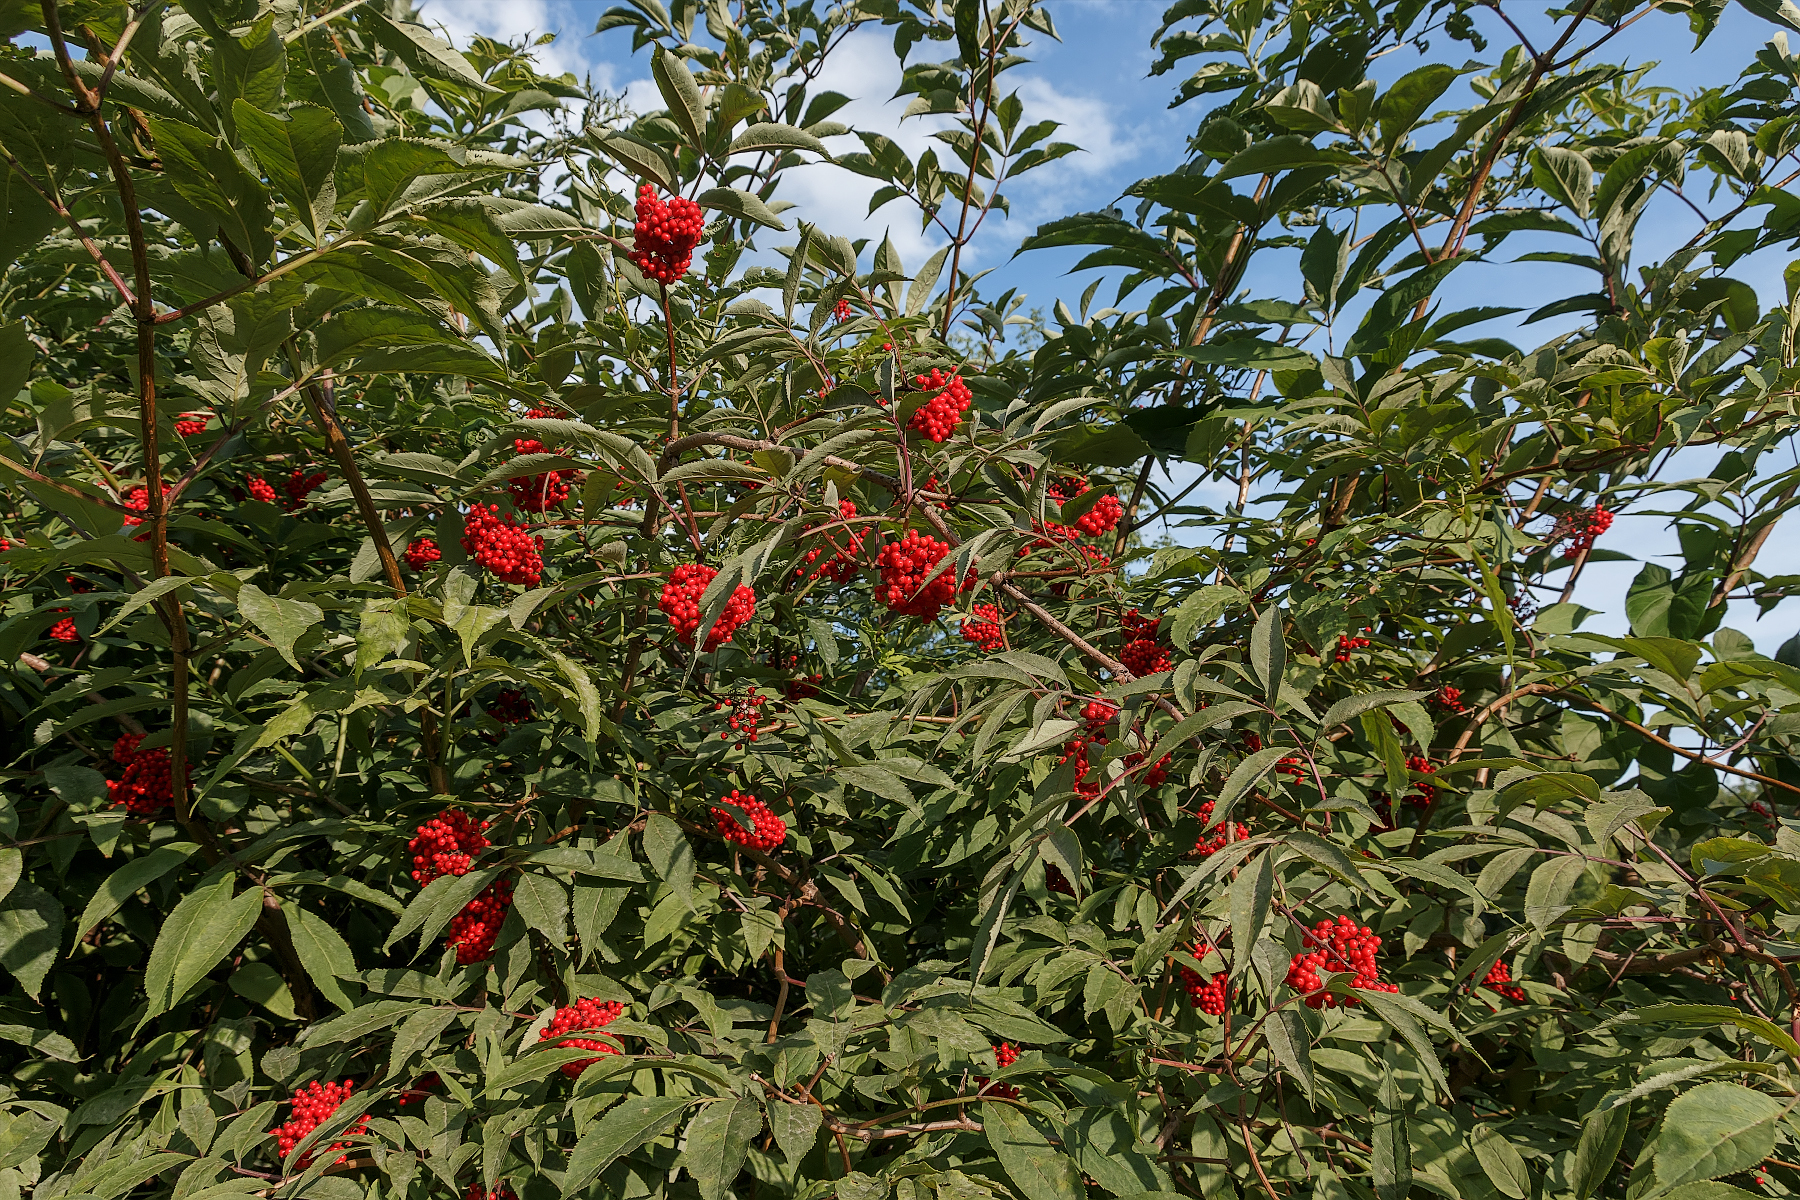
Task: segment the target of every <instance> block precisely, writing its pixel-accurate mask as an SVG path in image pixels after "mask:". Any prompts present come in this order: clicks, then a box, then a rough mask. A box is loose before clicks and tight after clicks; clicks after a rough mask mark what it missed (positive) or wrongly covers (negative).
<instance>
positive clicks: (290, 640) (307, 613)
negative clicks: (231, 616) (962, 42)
mask: <svg viewBox="0 0 1800 1200" xmlns="http://www.w3.org/2000/svg"><path fill="white" fill-rule="evenodd" d="M237 604H238V611H239V612H240V613H242V614H244V619H245V620H247V621H249V622H250V623H251V624H252V625H255V626H256V627H257V628H258V629H260V630H262V632H263V635H264V636H265V637H267V638H268V639H269V641H270V642H271V643H272V644H273V645H274V647H275V649H276V651H277V652H278V653H279V654H280V655H281V657H282V658H284V659H286V660H287V663H288V665H289V666H291V667H293V668H294V669H295V670H296V671H298V670H299V669H300V660H299V659H297V658H295V657H294V643H295V642H297V641H299V640H300V638H301V636H302V635H303V634H305V633H306V631H307V630H308V629H311V628H312V627H313V626H314V625H317V624H318V623H319V622H320V621H322V620H324V619H325V611H324V610H323V609H321V608H320V607H319V606H318V605H316V604H309V603H307V602H306V601H304V600H282V599H278V598H277V597H274V596H271V595H269V594H268V593H266V592H264V591H263V590H262V589H261V588H259V587H257V586H256V585H255V584H253V583H246V584H244V585H243V587H241V588H240V589H238V596H237Z"/></svg>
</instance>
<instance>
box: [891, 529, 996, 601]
mask: <svg viewBox="0 0 1800 1200" xmlns="http://www.w3.org/2000/svg"><path fill="white" fill-rule="evenodd" d="M949 553H950V547H949V545H948V544H946V543H944V542H940V541H938V540H937V539H936V538H934V537H932V536H931V535H929V534H927V535H925V536H924V537H920V536H919V531H918V530H916V529H909V530H907V531H906V536H905V537H903V538H901V539H900V540H899V541H898V542H889V543H888V544H887V545H885V546H883V547H882V548H881V553H879V554H877V555H876V556H875V565H876V566H877V567H879V568H880V569H881V582H880V584H878V585H877V586H876V588H875V598H876V599H877V600H879V601H881V603H883V604H885V605H887V607H888V608H889V609H891V610H892V611H894V612H897V613H899V614H900V615H901V616H905V617H918V618H919V619H920V620H922V621H930V620H933V619H934V618H936V616H937V615H938V613H940V612H942V611H943V610H944V606H945V605H947V604H949V603H950V602H951V601H952V600H954V599H955V598H956V568H955V567H951V568H950V569H949V570H947V571H942V572H939V573H938V574H937V576H936V577H935V578H933V579H932V580H931V581H930V582H929V583H927V582H926V576H928V575H930V574H931V572H932V571H933V570H934V569H935V568H936V567H937V565H938V564H939V563H941V562H942V561H943V560H944V556H945V555H947V554H949ZM974 586H975V572H973V571H970V572H969V574H968V578H966V579H965V580H964V581H963V586H962V590H963V591H965V592H966V591H968V590H969V589H971V588H973V587H974Z"/></svg>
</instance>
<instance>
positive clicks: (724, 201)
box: [694, 187, 787, 230]
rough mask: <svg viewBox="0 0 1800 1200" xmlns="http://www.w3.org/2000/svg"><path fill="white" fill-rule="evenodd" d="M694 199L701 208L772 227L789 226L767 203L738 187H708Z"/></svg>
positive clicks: (782, 227)
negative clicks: (715, 210)
mask: <svg viewBox="0 0 1800 1200" xmlns="http://www.w3.org/2000/svg"><path fill="white" fill-rule="evenodd" d="M694 199H695V201H696V202H697V203H698V204H699V205H700V207H701V208H711V209H717V210H718V211H719V212H722V213H726V214H728V215H730V216H733V217H737V218H739V219H741V220H745V221H754V222H756V223H757V224H758V225H766V226H768V227H769V228H770V229H775V230H785V229H786V228H787V224H786V222H784V221H783V220H782V219H781V218H780V217H778V216H776V215H775V213H774V211H773V210H772V209H770V208H769V206H768V205H767V204H764V203H763V202H762V201H761V200H759V199H757V198H756V197H755V196H752V195H751V194H750V193H749V192H745V191H740V190H738V189H737V188H728V187H716V188H708V189H707V190H706V191H704V192H701V193H700V194H699V195H698V196H696V197H694Z"/></svg>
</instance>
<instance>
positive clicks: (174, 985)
mask: <svg viewBox="0 0 1800 1200" xmlns="http://www.w3.org/2000/svg"><path fill="white" fill-rule="evenodd" d="M236 883H237V880H236V878H235V877H234V876H231V875H227V876H225V877H224V878H222V879H220V880H219V881H218V882H217V883H214V884H211V885H209V886H207V887H203V888H200V889H199V890H198V891H194V892H190V893H189V894H188V895H187V896H186V897H184V898H183V899H182V901H181V903H179V904H177V905H176V906H175V908H174V910H173V911H171V912H170V913H169V916H168V919H167V920H166V921H164V922H163V925H162V929H161V930H160V931H159V932H158V933H157V935H156V945H154V946H153V947H151V949H150V961H149V963H148V964H146V966H145V967H144V993H145V995H146V997H147V998H148V1001H149V1007H148V1008H147V1009H146V1010H145V1012H144V1017H143V1020H144V1021H149V1020H151V1019H152V1018H154V1017H157V1016H160V1015H161V1014H163V1013H165V1012H167V1011H168V1010H169V1009H171V1008H173V1007H174V1006H175V1005H176V1003H177V1002H179V1001H180V1000H181V998H182V997H183V996H185V995H186V994H187V990H188V989H189V988H191V987H193V986H194V985H195V984H196V983H199V982H200V980H202V979H203V978H205V977H206V975H207V973H208V972H209V971H211V970H212V969H213V968H214V967H216V966H218V965H219V963H220V962H221V961H222V960H223V959H224V958H225V956H226V955H228V954H230V953H231V951H232V950H233V949H234V948H235V947H236V946H237V944H238V943H239V942H241V941H243V939H244V935H245V934H246V933H249V932H250V927H251V926H252V925H254V924H256V917H257V914H258V913H260V912H261V911H262V889H260V888H250V889H247V890H246V891H244V892H242V893H239V894H236V895H233V894H232V889H233V888H234V887H235V886H236Z"/></svg>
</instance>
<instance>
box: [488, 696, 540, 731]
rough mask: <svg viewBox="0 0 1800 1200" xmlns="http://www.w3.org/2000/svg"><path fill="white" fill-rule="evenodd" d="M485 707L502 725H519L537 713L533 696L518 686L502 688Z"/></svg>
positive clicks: (489, 714)
mask: <svg viewBox="0 0 1800 1200" xmlns="http://www.w3.org/2000/svg"><path fill="white" fill-rule="evenodd" d="M483 707H485V708H486V709H487V713H488V716H490V717H492V718H494V720H496V721H499V722H500V723H501V724H502V725H518V724H520V723H521V722H524V721H529V720H531V718H532V717H533V716H535V715H536V713H537V710H536V709H534V708H533V707H532V704H531V697H529V696H527V695H526V694H525V693H524V692H523V691H521V690H519V689H518V688H501V689H500V690H499V691H498V692H496V693H494V698H493V699H492V700H491V701H489V702H487V703H486V704H485V705H483Z"/></svg>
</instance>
